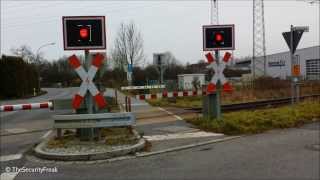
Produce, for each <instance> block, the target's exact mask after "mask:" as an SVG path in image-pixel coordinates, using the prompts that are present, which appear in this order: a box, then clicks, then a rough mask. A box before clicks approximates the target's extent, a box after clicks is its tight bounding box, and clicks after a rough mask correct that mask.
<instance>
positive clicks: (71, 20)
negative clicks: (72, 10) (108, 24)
mask: <svg viewBox="0 0 320 180" xmlns="http://www.w3.org/2000/svg"><path fill="white" fill-rule="evenodd" d="M62 22H63V41H64V43H63V44H64V49H65V50H89V49H106V31H105V17H104V16H64V17H62Z"/></svg>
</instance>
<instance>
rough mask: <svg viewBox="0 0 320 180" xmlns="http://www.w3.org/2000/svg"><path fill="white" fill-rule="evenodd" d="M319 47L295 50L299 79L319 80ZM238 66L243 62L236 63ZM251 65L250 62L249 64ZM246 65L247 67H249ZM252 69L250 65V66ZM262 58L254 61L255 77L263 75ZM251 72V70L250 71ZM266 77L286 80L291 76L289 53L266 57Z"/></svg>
mask: <svg viewBox="0 0 320 180" xmlns="http://www.w3.org/2000/svg"><path fill="white" fill-rule="evenodd" d="M319 51H320V46H313V47H308V48H302V49H297V51H296V52H295V55H294V56H295V57H294V58H297V60H298V62H299V64H300V74H301V78H302V79H305V80H320V55H319V54H320V52H319ZM237 64H238V66H239V67H240V66H241V65H243V64H245V62H244V63H243V62H238V63H237ZM249 64H251V62H250V63H249ZM249 64H248V65H249ZM251 68H252V65H251ZM263 69H264V63H263V57H258V58H257V59H256V61H255V73H256V76H261V75H263ZM252 72H253V69H252ZM266 75H267V76H272V77H279V78H281V79H288V78H289V77H290V76H291V58H290V52H289V51H287V52H281V53H276V54H270V55H267V56H266Z"/></svg>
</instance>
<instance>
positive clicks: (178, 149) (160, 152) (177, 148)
mask: <svg viewBox="0 0 320 180" xmlns="http://www.w3.org/2000/svg"><path fill="white" fill-rule="evenodd" d="M240 137H243V136H230V137H225V138H222V139H215V140H210V141H205V142H200V143H194V144H188V145H184V146H179V147H174V148H168V149H164V150H160V151H154V152H145V153H136V155H135V156H136V157H146V156H152V155H157V154H163V153H168V152H173V151H181V150H185V149H190V148H193V147H198V146H204V145H208V144H213V143H219V142H224V141H228V140H232V139H237V138H240Z"/></svg>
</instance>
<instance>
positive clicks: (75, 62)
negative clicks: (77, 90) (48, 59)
mask: <svg viewBox="0 0 320 180" xmlns="http://www.w3.org/2000/svg"><path fill="white" fill-rule="evenodd" d="M69 64H70V65H71V66H72V68H74V69H77V68H78V67H79V66H81V63H80V61H79V59H78V58H77V56H76V55H72V56H70V57H69Z"/></svg>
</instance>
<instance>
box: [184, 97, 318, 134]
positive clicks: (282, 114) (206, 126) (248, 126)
mask: <svg viewBox="0 0 320 180" xmlns="http://www.w3.org/2000/svg"><path fill="white" fill-rule="evenodd" d="M319 119H320V103H319V102H303V103H300V104H299V105H295V106H294V107H291V106H286V107H280V108H272V109H263V110H255V111H239V112H232V113H226V114H223V117H222V120H216V119H206V118H196V119H188V120H187V121H188V122H189V123H191V124H194V125H195V126H197V127H198V128H199V129H202V130H205V131H212V132H217V133H224V134H227V135H238V134H255V133H261V132H264V131H267V130H271V129H279V128H290V127H298V126H301V125H303V124H305V123H307V122H312V121H314V120H317V121H319Z"/></svg>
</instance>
